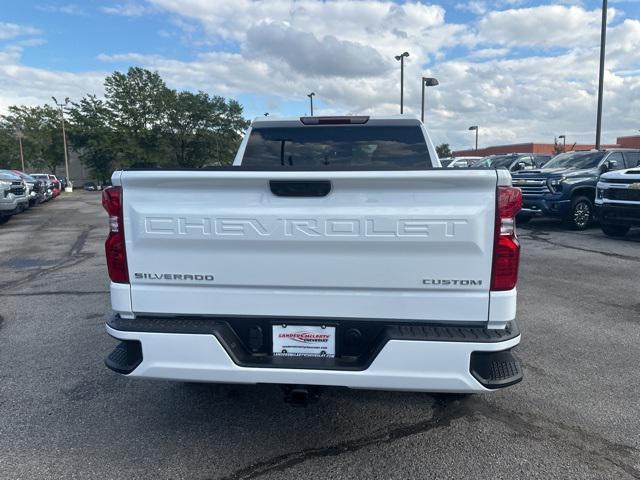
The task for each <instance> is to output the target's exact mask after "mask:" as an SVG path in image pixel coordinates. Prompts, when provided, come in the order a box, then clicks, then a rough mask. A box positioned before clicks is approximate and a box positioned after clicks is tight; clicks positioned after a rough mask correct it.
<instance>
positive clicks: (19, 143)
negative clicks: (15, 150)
mask: <svg viewBox="0 0 640 480" xmlns="http://www.w3.org/2000/svg"><path fill="white" fill-rule="evenodd" d="M16 136H17V137H18V145H20V164H21V165H22V172H23V173H26V171H27V170H26V169H25V166H24V151H23V150H22V130H17V131H16Z"/></svg>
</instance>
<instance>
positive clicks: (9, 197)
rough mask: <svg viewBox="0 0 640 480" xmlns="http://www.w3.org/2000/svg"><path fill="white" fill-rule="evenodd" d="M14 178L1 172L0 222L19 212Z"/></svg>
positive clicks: (4, 221)
mask: <svg viewBox="0 0 640 480" xmlns="http://www.w3.org/2000/svg"><path fill="white" fill-rule="evenodd" d="M13 182H14V180H13V179H12V178H9V177H7V176H5V175H3V174H1V173H0V224H3V223H6V222H7V220H9V219H10V218H11V216H12V215H15V214H16V213H18V212H19V208H18V198H17V196H16V195H15V194H14V193H13V192H12V190H11V188H12V187H13Z"/></svg>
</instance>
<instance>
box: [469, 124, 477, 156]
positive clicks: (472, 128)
mask: <svg viewBox="0 0 640 480" xmlns="http://www.w3.org/2000/svg"><path fill="white" fill-rule="evenodd" d="M469 130H475V131H476V151H477V150H478V125H474V126H472V127H469Z"/></svg>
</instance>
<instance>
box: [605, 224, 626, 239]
mask: <svg viewBox="0 0 640 480" xmlns="http://www.w3.org/2000/svg"><path fill="white" fill-rule="evenodd" d="M600 228H601V229H602V231H603V232H604V234H605V235H606V236H607V237H624V236H625V235H626V234H627V232H628V231H629V229H630V228H631V227H626V226H624V225H609V224H607V223H600Z"/></svg>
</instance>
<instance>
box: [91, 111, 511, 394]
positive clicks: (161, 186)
mask: <svg viewBox="0 0 640 480" xmlns="http://www.w3.org/2000/svg"><path fill="white" fill-rule="evenodd" d="M283 138H286V139H287V142H283V141H282V139H283ZM372 147H373V148H372ZM435 158H437V157H436V152H435V148H434V146H433V145H432V143H431V141H430V140H429V137H428V135H427V134H426V130H425V127H424V125H423V124H422V123H421V122H420V120H418V119H415V118H410V117H408V116H404V117H403V118H398V117H379V118H373V117H372V118H369V117H328V118H327V117H304V118H289V119H272V118H271V117H264V119H262V118H261V119H256V120H254V122H253V123H252V126H251V127H250V129H249V131H248V132H247V134H246V137H245V141H244V142H243V144H242V146H241V147H240V149H239V151H238V153H237V155H236V159H235V161H234V165H236V166H240V165H241V166H242V167H246V168H236V169H234V170H233V171H230V170H229V169H227V168H220V169H207V170H196V171H179V172H177V171H171V170H157V169H153V170H126V171H118V172H115V173H114V175H113V177H112V180H113V185H114V186H113V187H111V188H107V189H106V190H104V191H103V194H102V204H103V206H104V208H105V209H106V210H107V212H108V215H109V217H110V225H111V231H110V233H109V236H108V238H107V241H106V255H107V262H106V263H107V268H108V272H109V276H110V279H111V305H112V307H113V309H114V311H115V312H116V316H115V317H112V319H111V320H109V321H108V324H107V331H108V333H109V334H110V335H111V336H112V337H114V338H116V339H119V340H120V343H119V345H118V346H117V347H116V348H115V350H114V351H113V352H112V353H111V354H110V355H109V356H108V357H107V359H106V364H107V366H108V367H109V368H111V369H112V370H114V371H116V372H119V373H121V374H126V375H127V376H128V377H129V378H135V377H153V378H163V379H173V380H182V381H202V382H223V383H227V382H233V383H272V384H273V383H275V384H282V385H289V386H293V385H296V386H297V387H296V388H295V389H293V390H290V391H289V398H290V400H291V401H292V402H295V403H301V404H303V403H305V401H306V399H307V398H308V393H309V388H307V387H305V385H312V386H317V385H339V386H346V387H353V388H373V389H386V390H413V391H445V392H460V393H462V392H467V393H471V392H488V391H491V390H495V389H497V388H500V387H507V386H509V385H513V384H515V383H517V382H519V381H520V380H521V379H522V368H521V366H520V364H519V362H518V360H517V359H516V358H515V357H514V356H513V354H512V352H511V349H512V348H513V347H514V346H516V345H517V344H518V343H519V342H520V334H519V331H518V329H517V326H516V323H515V312H516V295H517V294H516V288H515V287H516V281H517V271H518V259H519V248H520V247H519V243H518V242H517V240H516V238H515V229H514V222H515V219H514V217H515V215H516V213H517V211H518V210H519V208H520V203H521V192H520V190H519V189H517V188H514V187H512V186H511V178H510V176H509V174H508V172H507V171H506V170H497V171H490V170H485V171H473V172H472V171H466V170H461V171H458V172H453V171H451V170H448V171H447V169H441V170H439V171H433V170H431V169H430V167H433V165H434V164H435V163H436V162H435V161H434V160H433V159H435ZM328 159H330V162H329V161H328ZM353 167H357V168H355V169H354V168H353ZM300 170H303V171H300ZM178 178H179V181H176V179H178ZM203 185H207V188H204V189H203V188H202V186H203ZM196 193H197V195H198V201H194V200H193V198H194V195H196ZM125 238H126V243H125V241H124V239H125ZM158 259H162V262H159V261H158ZM301 259H304V261H301ZM492 265H493V268H492ZM189 318H192V319H197V321H195V320H189ZM160 319H161V320H160ZM182 319H185V320H184V321H183V320H182ZM443 325H444V326H443Z"/></svg>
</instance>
